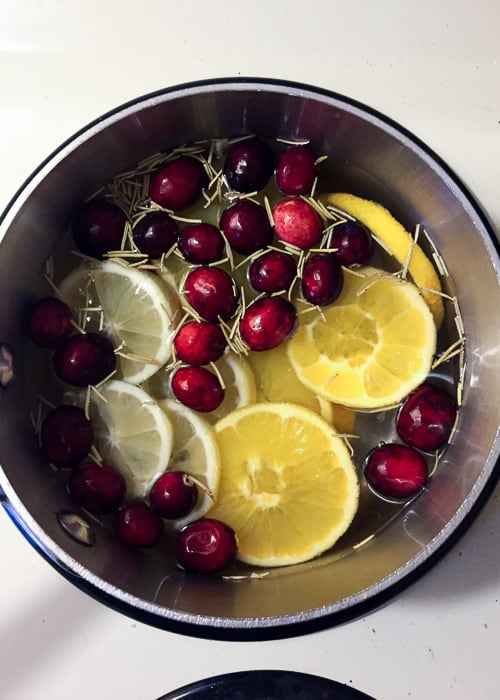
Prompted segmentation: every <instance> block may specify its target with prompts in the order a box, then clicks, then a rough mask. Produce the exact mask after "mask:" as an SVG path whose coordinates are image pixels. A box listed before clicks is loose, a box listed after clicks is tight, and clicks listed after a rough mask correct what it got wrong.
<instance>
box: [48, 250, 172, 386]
mask: <svg viewBox="0 0 500 700" xmlns="http://www.w3.org/2000/svg"><path fill="white" fill-rule="evenodd" d="M59 291H60V294H61V297H62V298H63V300H64V301H65V302H66V303H67V304H68V305H69V306H70V307H71V308H72V309H74V310H75V311H76V312H77V317H78V323H80V325H84V327H85V329H86V330H93V331H98V330H103V331H104V332H105V333H107V334H108V335H109V336H110V337H111V338H112V340H113V343H114V345H115V348H116V349H118V353H120V354H118V355H117V365H118V376H119V377H120V379H124V380H126V381H128V382H130V383H131V384H140V383H141V382H144V381H145V380H146V379H148V378H149V377H151V376H152V375H153V374H154V373H155V372H157V371H158V369H159V368H160V366H161V365H163V364H164V363H165V362H167V360H169V358H170V356H171V353H172V341H173V337H174V335H175V330H176V327H177V323H178V322H179V320H180V317H181V311H180V302H179V298H178V295H177V292H176V291H175V290H174V289H173V287H171V286H170V285H169V284H168V283H167V282H165V281H163V280H161V279H159V278H158V277H157V276H156V275H152V274H151V273H149V272H146V271H145V270H137V269H134V268H131V267H125V266H123V265H120V264H119V263H116V262H114V261H112V260H108V261H106V262H103V263H95V264H90V265H80V266H79V267H77V268H75V269H74V270H73V271H72V272H70V273H69V275H68V276H67V277H66V278H65V279H64V280H63V281H62V282H61V284H60V285H59Z"/></svg>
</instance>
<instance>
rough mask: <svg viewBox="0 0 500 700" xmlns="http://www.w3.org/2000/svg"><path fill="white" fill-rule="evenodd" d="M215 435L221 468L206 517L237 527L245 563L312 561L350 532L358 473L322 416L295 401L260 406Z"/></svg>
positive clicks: (230, 418) (235, 416)
mask: <svg viewBox="0 0 500 700" xmlns="http://www.w3.org/2000/svg"><path fill="white" fill-rule="evenodd" d="M215 430H216V433H217V439H218V442H219V447H220V451H221V465H222V468H221V476H220V483H219V494H218V496H217V500H216V503H215V505H214V507H213V508H212V509H211V510H210V511H209V513H208V515H209V517H214V518H218V519H220V520H222V521H223V522H225V523H227V524H228V525H230V526H231V527H232V528H233V529H234V531H235V532H236V536H237V538H238V557H239V559H240V560H241V561H244V562H247V563H248V564H254V565H257V566H284V565H288V564H296V563H299V562H302V561H307V560H308V559H312V558H313V557H315V556H317V555H319V554H321V553H322V552H324V551H326V550H327V549H329V548H330V547H332V546H333V545H334V544H335V542H336V541H337V540H338V539H339V537H340V536H341V535H342V534H343V533H344V532H345V531H346V530H347V528H348V527H349V525H350V523H351V522H352V519H353V517H354V515H355V513H356V510H357V506H358V497H359V484H358V479H357V475H356V470H355V467H354V465H353V463H352V461H351V457H350V455H349V452H348V450H347V448H346V446H345V444H344V442H343V441H342V440H341V439H340V438H339V437H337V435H336V433H335V430H333V429H332V427H331V426H330V425H328V423H327V422H326V421H325V420H323V419H322V418H321V417H320V416H318V415H317V414H316V413H314V412H313V411H310V410H309V409H307V408H304V407H303V406H298V405H296V404H286V403H256V404H253V405H252V406H247V407H246V408H241V409H239V410H237V411H233V412H232V413H230V414H229V415H227V416H226V417H225V418H223V419H222V420H221V421H219V422H218V423H217V424H216V426H215Z"/></svg>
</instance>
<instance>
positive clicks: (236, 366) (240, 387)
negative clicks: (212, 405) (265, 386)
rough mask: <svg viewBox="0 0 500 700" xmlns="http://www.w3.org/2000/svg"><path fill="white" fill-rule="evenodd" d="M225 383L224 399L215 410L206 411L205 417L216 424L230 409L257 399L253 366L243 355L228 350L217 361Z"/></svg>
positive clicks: (232, 409)
mask: <svg viewBox="0 0 500 700" xmlns="http://www.w3.org/2000/svg"><path fill="white" fill-rule="evenodd" d="M215 366H216V367H217V370H218V372H219V374H220V376H221V378H222V381H223V383H224V388H225V392H224V399H223V401H222V403H221V404H220V406H218V407H217V408H216V409H215V411H210V413H206V414H205V417H206V419H207V420H208V421H210V423H212V424H214V423H216V422H217V421H218V420H220V419H221V418H222V417H223V416H225V415H226V414H227V413H229V412H230V411H234V410H235V409H236V408H242V407H243V406H248V405H249V404H252V403H255V401H256V400H257V391H256V388H255V380H254V377H253V373H252V368H251V367H250V364H249V363H248V360H246V359H245V358H244V357H243V356H242V355H237V354H236V353H235V352H226V354H225V355H223V356H222V357H221V358H220V360H217V362H216V363H215Z"/></svg>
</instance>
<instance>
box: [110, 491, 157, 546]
mask: <svg viewBox="0 0 500 700" xmlns="http://www.w3.org/2000/svg"><path fill="white" fill-rule="evenodd" d="M163 527H164V525H163V520H162V519H161V518H160V516H159V515H158V514H157V513H155V512H154V511H153V509H152V508H150V506H148V504H147V503H144V501H130V502H129V503H126V504H125V505H124V506H122V507H121V508H120V510H119V511H118V512H117V513H116V514H115V516H114V518H113V528H114V531H115V532H116V534H117V535H118V537H119V538H120V539H121V540H122V541H123V542H126V543H127V544H131V545H133V546H134V547H152V546H153V545H154V544H156V543H157V542H158V541H159V540H160V538H161V536H162V534H163Z"/></svg>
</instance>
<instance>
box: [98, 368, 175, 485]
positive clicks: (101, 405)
mask: <svg viewBox="0 0 500 700" xmlns="http://www.w3.org/2000/svg"><path fill="white" fill-rule="evenodd" d="M99 394H100V396H99V395H95V396H94V398H93V399H92V401H91V404H90V418H91V421H92V424H93V427H94V432H95V443H96V447H97V450H98V451H99V454H100V455H101V456H102V458H103V460H104V461H105V462H106V463H109V464H110V465H112V466H114V467H116V469H118V470H119V471H120V472H121V473H122V475H123V477H124V478H125V481H126V483H127V493H128V495H129V496H144V495H145V494H147V492H148V491H149V489H150V487H151V486H152V484H153V483H154V481H155V480H156V479H157V477H158V476H159V475H160V474H162V473H163V472H164V471H165V469H166V468H167V465H168V463H169V459H170V455H171V452H172V443H173V430H172V425H171V423H170V421H169V419H168V418H167V416H166V415H165V413H164V412H163V411H162V410H161V408H160V407H159V406H158V404H157V403H156V402H155V401H153V400H152V399H151V397H150V396H149V394H147V393H146V392H145V391H143V390H142V389H140V388H139V387H137V386H134V385H133V384H129V383H128V382H122V381H119V380H112V381H110V382H108V383H106V384H104V385H103V386H102V387H101V388H100V389H99Z"/></svg>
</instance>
